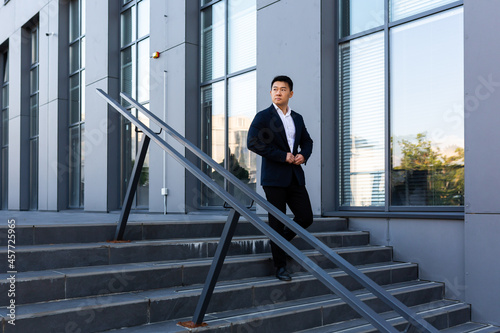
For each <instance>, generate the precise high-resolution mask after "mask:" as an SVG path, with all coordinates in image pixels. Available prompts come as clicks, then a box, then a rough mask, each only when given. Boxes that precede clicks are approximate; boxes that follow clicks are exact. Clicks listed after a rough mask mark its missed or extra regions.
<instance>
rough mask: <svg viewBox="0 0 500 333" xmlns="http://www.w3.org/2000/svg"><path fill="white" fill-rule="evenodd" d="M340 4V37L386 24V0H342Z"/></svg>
mask: <svg viewBox="0 0 500 333" xmlns="http://www.w3.org/2000/svg"><path fill="white" fill-rule="evenodd" d="M386 1H387V0H386ZM339 5H340V8H339V13H340V22H341V23H340V37H345V36H349V35H354V34H357V33H358V32H362V31H365V30H368V29H371V28H375V27H378V26H381V25H383V24H384V21H385V20H384V17H385V16H384V15H385V14H384V13H385V10H384V0H341V1H339Z"/></svg>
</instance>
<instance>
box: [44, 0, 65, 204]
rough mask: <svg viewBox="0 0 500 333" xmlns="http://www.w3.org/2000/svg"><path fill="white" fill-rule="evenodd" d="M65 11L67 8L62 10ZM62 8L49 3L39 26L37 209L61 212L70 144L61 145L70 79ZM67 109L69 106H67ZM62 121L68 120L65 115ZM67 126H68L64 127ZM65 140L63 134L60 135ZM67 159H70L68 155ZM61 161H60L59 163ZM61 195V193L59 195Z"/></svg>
mask: <svg viewBox="0 0 500 333" xmlns="http://www.w3.org/2000/svg"><path fill="white" fill-rule="evenodd" d="M63 8H64V7H63ZM59 14H60V12H59V4H58V1H57V0H52V1H50V2H49V3H48V4H47V5H46V6H45V7H43V8H42V9H41V11H40V14H39V16H40V25H39V30H40V34H39V51H40V53H39V63H40V67H39V68H40V72H39V85H40V90H39V104H40V113H39V128H40V132H39V139H38V140H39V169H38V174H39V175H38V180H39V187H38V188H39V191H38V209H39V210H59V209H64V208H66V206H62V205H61V206H60V205H59V203H60V202H61V203H64V200H62V201H60V200H59V196H60V195H61V194H64V193H65V192H64V190H65V188H66V187H67V181H66V180H65V179H67V178H64V174H63V173H64V172H66V169H65V168H63V167H62V165H64V164H62V163H63V161H62V157H63V156H59V146H67V145H68V143H67V141H62V140H61V141H60V140H59V136H60V133H59V132H60V131H62V132H67V122H66V123H64V122H62V123H61V119H59V117H60V114H65V113H67V110H64V109H63V110H62V109H60V100H59V99H60V98H61V97H64V96H59V89H58V88H59V86H64V87H66V88H67V84H65V83H67V82H68V76H67V74H66V76H65V77H61V78H60V77H59V72H60V71H61V70H62V71H63V72H65V73H67V70H65V66H63V65H64V64H66V65H67V61H66V59H64V58H65V57H64V56H67V52H64V53H60V47H59V46H60V44H65V46H66V48H67V47H68V37H67V34H65V33H63V34H62V35H61V32H64V31H67V28H66V29H59V16H60V15H59ZM66 105H67V104H66ZM62 117H63V119H62V120H66V121H67V118H66V117H65V115H62ZM64 125H66V126H64ZM61 135H63V137H66V138H67V135H66V136H64V133H61ZM66 157H67V155H66ZM60 159H61V160H60ZM60 191H62V193H59V192H60Z"/></svg>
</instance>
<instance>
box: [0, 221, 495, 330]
mask: <svg viewBox="0 0 500 333" xmlns="http://www.w3.org/2000/svg"><path fill="white" fill-rule="evenodd" d="M224 222H225V221H219V222H214V221H197V222H185V221H178V222H147V223H129V225H128V227H127V230H126V233H125V237H124V239H126V240H130V242H121V243H112V242H107V240H109V239H112V238H113V235H114V232H115V225H114V224H110V223H103V224H81V225H57V226H56V225H45V226H18V227H17V228H16V269H17V273H16V274H15V278H16V284H15V297H14V298H12V297H9V296H8V294H9V288H11V283H10V282H11V281H10V280H8V278H9V277H10V275H9V274H2V275H1V276H0V306H1V307H2V308H1V311H2V312H1V313H0V314H1V316H2V329H1V332H4V333H7V332H22V333H29V332H37V333H43V332H64V333H66V332H70V333H81V332H117V333H124V332H186V331H188V329H186V328H183V327H180V326H178V325H177V323H178V322H179V321H189V320H191V319H192V315H193V313H194V309H195V307H196V304H197V301H198V297H199V294H200V293H201V289H202V287H203V283H204V281H205V278H206V275H207V272H208V269H209V267H210V264H211V257H212V256H213V254H214V252H215V249H216V246H217V242H218V237H219V236H220V234H221V232H222V228H223V226H224ZM309 231H311V232H312V233H313V234H314V235H316V236H317V237H318V238H319V239H320V240H321V241H323V242H324V243H326V244H327V245H328V246H330V247H331V248H334V249H335V250H336V251H337V252H338V253H339V254H340V255H341V256H342V257H344V258H345V259H346V260H348V261H349V262H351V263H353V264H355V265H356V266H358V267H359V268H360V269H361V270H362V271H363V272H364V273H365V274H367V275H368V276H369V277H370V278H371V279H373V280H374V281H375V282H377V283H378V284H380V285H382V286H384V288H385V289H386V290H388V291H389V292H390V293H391V294H393V295H395V296H396V297H397V298H398V299H399V300H401V301H402V302H403V303H405V304H406V305H407V306H410V307H411V308H412V309H414V310H415V311H417V312H418V313H420V314H421V315H422V316H423V317H424V318H426V320H427V321H429V322H430V323H432V324H433V325H434V326H435V327H436V328H437V329H439V330H444V331H445V332H450V333H455V332H456V333H459V332H481V333H483V332H484V333H487V332H488V333H489V332H500V328H498V327H493V326H488V325H481V324H477V323H472V322H470V306H469V305H467V304H464V303H461V302H457V301H453V300H447V299H444V297H443V295H444V285H443V284H441V283H436V282H430V281H421V280H419V278H418V267H417V265H416V264H414V263H404V262H395V261H393V258H392V249H391V248H390V247H384V246H372V245H370V244H369V234H368V233H367V232H363V231H350V230H348V226H347V221H346V220H344V219H335V218H329V219H327V218H320V219H316V220H315V223H313V225H312V226H311V227H310V228H309ZM0 233H1V234H3V235H7V228H6V227H4V226H2V227H1V228H0ZM293 243H294V244H295V245H296V246H297V247H298V248H299V249H301V250H303V251H304V253H306V254H307V256H308V257H310V258H311V259H312V260H314V261H315V262H316V263H318V264H319V265H320V266H321V267H323V268H326V269H327V270H328V272H329V273H330V274H331V275H332V276H334V277H335V278H336V279H337V280H338V281H340V282H341V283H342V284H343V285H344V286H346V287H347V288H348V289H350V290H353V291H355V293H356V294H357V295H358V297H360V298H361V299H362V300H364V301H365V302H367V304H369V305H370V306H371V307H372V308H373V309H375V310H376V311H377V312H379V313H383V317H384V318H387V319H388V320H389V322H390V323H391V324H393V325H394V326H395V327H396V328H397V329H399V330H403V329H404V328H405V327H406V323H405V320H403V319H402V318H401V317H399V316H398V315H397V314H396V313H394V312H393V311H391V309H389V308H387V306H385V305H384V304H383V303H382V302H381V301H379V300H378V299H376V298H375V297H373V296H372V295H371V294H370V293H369V292H367V291H366V290H364V289H362V288H361V286H360V285H358V284H357V283H356V282H355V281H353V280H352V279H351V278H350V277H348V276H347V275H346V274H345V273H343V272H342V271H339V270H338V269H336V268H335V267H333V265H332V264H331V263H330V262H329V261H325V260H324V259H323V258H322V256H321V255H319V254H318V253H317V251H315V250H312V249H311V248H310V247H309V246H308V245H307V244H306V243H305V242H304V241H302V240H301V239H295V240H293ZM0 244H1V246H2V247H1V249H2V250H1V251H0V272H7V271H9V268H8V261H7V250H6V245H7V237H2V238H1V239H0ZM288 267H289V269H291V270H292V271H293V272H294V274H293V281H291V282H282V281H279V280H277V279H276V278H274V268H273V265H272V261H271V259H270V249H269V241H268V239H267V238H266V237H263V236H261V235H260V233H259V232H258V231H257V230H256V229H255V228H254V227H253V226H252V225H251V224H250V223H248V222H246V221H240V222H239V224H238V228H237V231H236V235H235V237H234V239H233V241H232V243H231V246H230V250H229V253H228V257H227V259H226V261H225V264H224V268H223V270H222V272H221V276H220V278H219V282H218V284H217V287H216V289H215V292H214V295H213V297H212V300H211V303H210V306H209V309H208V312H207V313H208V314H207V316H206V317H205V322H206V323H207V324H208V326H206V327H201V328H197V329H193V331H196V332H234V333H236V332H260V333H263V332H272V333H275V332H317V333H320V332H321V333H323V332H375V331H376V330H375V329H374V328H373V327H372V326H371V325H370V324H367V322H366V321H364V320H363V319H360V318H359V316H358V315H357V314H356V313H355V312H354V311H353V310H352V309H350V308H349V306H347V305H346V304H345V303H344V302H343V301H341V300H340V299H339V298H338V297H336V296H335V295H333V294H331V293H330V292H329V291H328V290H327V288H326V287H324V286H323V285H322V284H321V283H319V282H318V281H317V280H316V279H315V278H313V277H312V276H311V275H310V274H309V273H307V272H305V271H304V270H302V269H301V267H300V266H299V265H298V264H296V263H294V262H290V263H289V266H288ZM11 299H15V305H16V308H15V326H14V325H11V324H9V323H8V321H9V320H10V318H9V317H8V316H7V314H8V311H9V309H7V305H9V302H10V300H11Z"/></svg>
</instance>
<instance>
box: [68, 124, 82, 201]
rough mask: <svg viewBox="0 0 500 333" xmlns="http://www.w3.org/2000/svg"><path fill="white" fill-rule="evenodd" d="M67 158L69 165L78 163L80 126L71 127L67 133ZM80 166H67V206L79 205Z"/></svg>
mask: <svg viewBox="0 0 500 333" xmlns="http://www.w3.org/2000/svg"><path fill="white" fill-rule="evenodd" d="M69 135H70V137H69V148H70V150H69V160H70V165H71V166H74V165H79V164H80V128H79V127H78V126H76V127H72V128H71V129H70V133H69ZM80 179H81V175H80V168H75V167H70V168H69V206H70V207H79V206H80Z"/></svg>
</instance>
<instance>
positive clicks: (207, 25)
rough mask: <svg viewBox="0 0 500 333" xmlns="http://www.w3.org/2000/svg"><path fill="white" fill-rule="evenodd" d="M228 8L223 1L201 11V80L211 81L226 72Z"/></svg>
mask: <svg viewBox="0 0 500 333" xmlns="http://www.w3.org/2000/svg"><path fill="white" fill-rule="evenodd" d="M225 17H226V8H225V2H224V1H221V2H218V3H216V4H215V5H213V6H210V7H208V8H206V9H204V10H203V11H202V13H201V26H202V31H201V81H203V82H204V81H210V80H212V79H214V78H217V77H220V76H223V75H224V74H225V64H226V56H225V54H226V35H225V34H226V32H225V31H226V24H225Z"/></svg>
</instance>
